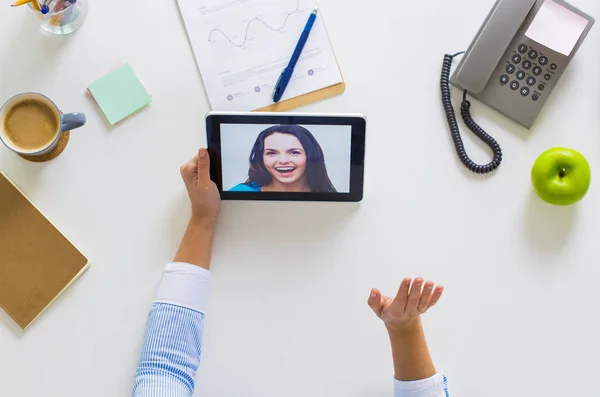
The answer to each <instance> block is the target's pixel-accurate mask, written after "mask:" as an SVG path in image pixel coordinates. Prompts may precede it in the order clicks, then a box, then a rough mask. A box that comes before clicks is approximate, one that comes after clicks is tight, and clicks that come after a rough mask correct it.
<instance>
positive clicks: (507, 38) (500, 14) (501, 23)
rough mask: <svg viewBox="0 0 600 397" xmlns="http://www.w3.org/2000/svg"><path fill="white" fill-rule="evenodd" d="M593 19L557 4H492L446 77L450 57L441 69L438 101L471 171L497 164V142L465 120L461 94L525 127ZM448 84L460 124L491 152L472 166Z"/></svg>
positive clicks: (543, 0) (466, 105) (541, 0)
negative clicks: (456, 93) (455, 94)
mask: <svg viewBox="0 0 600 397" xmlns="http://www.w3.org/2000/svg"><path fill="white" fill-rule="evenodd" d="M594 23H595V20H594V18H592V17H591V16H589V15H587V14H585V13H584V12H582V11H580V10H578V9H577V8H575V7H573V6H571V5H570V4H568V3H566V2H565V1H563V0H496V3H495V4H494V6H493V8H492V10H491V11H490V13H489V14H488V16H487V18H486V19H485V21H484V23H483V25H482V26H481V28H480V29H479V31H478V32H477V35H476V36H475V38H474V39H473V41H472V42H471V44H470V46H469V47H468V49H467V50H466V51H465V52H464V56H463V57H462V59H461V61H460V63H459V64H458V66H457V68H456V70H455V72H454V74H453V75H452V77H451V78H450V68H451V65H452V61H453V59H454V57H456V56H458V55H460V54H463V53H462V52H461V53H458V54H454V55H449V54H447V55H445V56H444V62H443V66H442V79H441V91H442V102H443V105H444V110H445V112H446V117H447V120H448V124H449V127H450V131H451V135H452V139H453V141H454V146H455V149H456V151H457V154H458V156H459V158H460V160H461V161H462V162H463V164H464V165H465V166H466V167H467V168H469V169H470V170H471V171H473V172H477V173H488V172H492V171H493V170H495V169H496V168H497V167H498V166H499V165H500V162H501V161H502V151H501V149H500V146H499V145H498V143H497V142H496V141H495V140H494V139H493V138H492V137H491V136H489V135H488V134H487V133H486V132H485V131H484V130H483V129H481V127H479V126H478V125H477V124H476V123H475V122H474V121H473V119H472V118H471V115H470V106H471V104H470V102H469V101H468V100H467V94H469V95H471V96H472V97H473V98H476V99H478V100H479V101H481V102H482V103H484V104H486V105H488V106H490V107H491V108H493V109H495V110H497V111H499V112H500V113H502V114H504V115H505V116H507V117H508V118H510V119H512V120H514V121H515V122H517V123H519V124H520V125H522V126H524V127H526V128H531V126H532V125H533V123H534V122H535V120H536V118H537V116H538V114H539V113H540V111H541V109H542V107H543V106H544V103H545V102H546V100H547V99H548V97H549V95H550V94H551V92H552V91H553V89H554V87H555V86H556V84H557V82H558V80H559V79H560V77H561V76H562V74H563V72H564V70H565V68H566V67H567V65H568V64H569V62H570V61H571V59H572V58H573V57H574V55H575V53H576V52H577V50H578V49H579V47H580V46H581V44H582V43H583V40H584V39H585V38H586V36H587V34H588V33H589V31H590V29H591V28H592V26H593V25H594ZM450 84H452V85H453V86H455V87H456V88H459V89H461V90H462V91H463V101H462V104H461V115H462V118H463V120H464V121H465V124H466V125H467V127H469V129H470V130H471V131H473V132H474V133H475V134H476V135H477V136H478V137H479V138H480V139H482V140H483V141H484V142H485V143H486V144H487V145H488V146H490V147H491V148H492V151H493V153H494V159H493V160H492V161H491V162H490V163H489V164H487V165H478V164H475V163H474V162H473V161H471V159H469V157H468V156H467V154H466V152H465V149H464V145H463V143H462V139H461V137H460V132H459V129H458V123H457V122H456V116H455V114H454V108H453V107H452V103H451V100H450Z"/></svg>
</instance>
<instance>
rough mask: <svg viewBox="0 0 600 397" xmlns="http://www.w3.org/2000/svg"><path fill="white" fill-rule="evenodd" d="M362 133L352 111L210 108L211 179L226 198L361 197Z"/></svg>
mask: <svg viewBox="0 0 600 397" xmlns="http://www.w3.org/2000/svg"><path fill="white" fill-rule="evenodd" d="M365 131H366V120H365V118H364V116H362V115H356V114H340V115H338V114H334V115H328V114H302V113H230V112H228V113H224V112H211V113H209V114H208V115H207V117H206V132H207V140H208V149H209V152H210V155H211V159H212V161H211V178H212V180H213V181H214V182H215V184H216V185H217V187H218V189H219V192H220V193H221V197H222V199H224V200H283V201H351V202H357V201H361V200H362V197H363V178H364V157H365Z"/></svg>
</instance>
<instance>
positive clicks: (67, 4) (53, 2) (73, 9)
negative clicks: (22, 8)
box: [28, 0, 88, 35]
mask: <svg viewBox="0 0 600 397" xmlns="http://www.w3.org/2000/svg"><path fill="white" fill-rule="evenodd" d="M33 1H36V0H33ZM42 1H43V2H44V4H46V5H47V6H48V9H49V10H50V11H49V12H47V13H46V14H44V13H42V12H41V11H39V10H36V7H34V6H33V5H32V3H33V2H30V3H29V4H28V6H29V9H30V10H31V11H32V12H34V13H35V15H36V16H37V17H38V19H39V20H40V26H41V27H42V29H44V30H45V31H46V32H48V33H52V34H55V35H65V34H69V33H72V32H74V31H76V30H77V29H79V28H80V27H81V26H82V25H83V22H84V21H85V18H86V16H87V13H88V3H87V0H42Z"/></svg>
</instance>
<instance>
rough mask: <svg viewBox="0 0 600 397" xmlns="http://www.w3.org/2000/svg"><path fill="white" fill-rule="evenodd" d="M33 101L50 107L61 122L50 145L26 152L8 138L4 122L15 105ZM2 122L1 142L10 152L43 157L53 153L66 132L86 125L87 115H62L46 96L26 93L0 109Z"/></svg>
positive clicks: (17, 96) (12, 99)
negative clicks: (61, 136)
mask: <svg viewBox="0 0 600 397" xmlns="http://www.w3.org/2000/svg"><path fill="white" fill-rule="evenodd" d="M31 99H35V100H37V101H40V102H42V103H44V104H46V105H47V106H48V108H50V109H51V110H52V111H53V112H54V114H55V115H56V117H57V119H58V121H59V122H58V124H57V125H58V128H57V130H56V133H55V134H54V137H53V138H52V140H51V141H50V142H49V143H47V144H46V145H44V146H43V147H40V148H36V149H33V150H24V149H22V148H20V147H18V146H16V145H15V144H14V143H13V142H12V141H11V140H10V139H9V138H8V135H7V132H6V131H5V130H4V122H3V121H4V118H5V117H6V113H7V111H8V110H10V109H11V108H12V106H13V105H14V104H16V103H18V102H22V101H27V100H31ZM0 121H1V122H2V127H0V128H1V130H0V140H1V141H2V143H4V144H5V145H6V147H8V148H9V149H10V150H12V151H13V152H15V153H18V154H24V155H27V156H41V155H44V154H46V153H49V152H51V151H52V150H53V149H54V148H55V147H56V145H57V144H58V139H59V138H60V134H62V133H63V132H65V131H70V130H74V129H76V128H79V127H82V126H83V125H85V123H86V118H85V114H83V113H67V114H62V113H61V111H60V110H59V109H58V106H56V104H55V103H54V102H52V101H51V100H50V99H49V98H47V97H46V96H44V95H42V94H38V93H35V92H26V93H23V94H18V95H15V96H14V97H12V98H10V99H9V100H8V101H7V102H6V103H5V104H4V105H3V106H2V108H0Z"/></svg>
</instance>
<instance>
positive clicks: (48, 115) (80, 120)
mask: <svg viewBox="0 0 600 397" xmlns="http://www.w3.org/2000/svg"><path fill="white" fill-rule="evenodd" d="M85 122H86V118H85V114H83V113H67V114H62V112H61V111H60V110H59V109H58V106H56V104H55V103H54V102H52V101H51V100H50V99H49V98H47V97H45V96H44V95H42V94H38V93H33V92H28V93H23V94H18V95H16V96H14V97H12V98H10V99H9V100H8V101H7V102H6V103H5V104H4V105H3V106H2V108H0V140H1V141H2V142H3V143H4V144H5V145H6V146H7V147H8V148H9V149H10V150H12V151H13V152H15V153H18V154H22V155H27V156H42V155H44V154H47V153H49V152H51V151H52V150H53V149H54V148H55V147H56V145H57V144H58V140H59V138H60V135H61V134H62V133H63V132H65V131H70V130H74V129H75V128H79V127H82V126H83V125H85Z"/></svg>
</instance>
